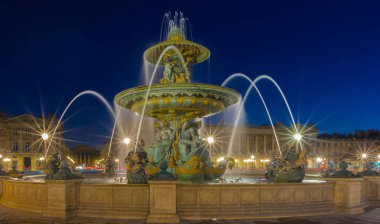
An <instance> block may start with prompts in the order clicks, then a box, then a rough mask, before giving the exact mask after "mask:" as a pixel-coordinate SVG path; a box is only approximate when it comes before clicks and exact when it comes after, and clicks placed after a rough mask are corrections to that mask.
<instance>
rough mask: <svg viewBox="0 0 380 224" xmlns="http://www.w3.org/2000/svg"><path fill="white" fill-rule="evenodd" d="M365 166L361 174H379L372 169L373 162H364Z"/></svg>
mask: <svg viewBox="0 0 380 224" xmlns="http://www.w3.org/2000/svg"><path fill="white" fill-rule="evenodd" d="M365 167H366V169H365V170H364V171H363V172H362V173H361V175H362V176H379V175H380V174H379V172H376V171H375V170H373V168H374V167H375V163H374V162H372V161H371V162H366V164H365Z"/></svg>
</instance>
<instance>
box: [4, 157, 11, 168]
mask: <svg viewBox="0 0 380 224" xmlns="http://www.w3.org/2000/svg"><path fill="white" fill-rule="evenodd" d="M3 161H4V162H5V163H6V164H7V171H9V167H8V162H10V161H11V159H10V158H4V159H3Z"/></svg>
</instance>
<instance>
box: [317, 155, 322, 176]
mask: <svg viewBox="0 0 380 224" xmlns="http://www.w3.org/2000/svg"><path fill="white" fill-rule="evenodd" d="M316 161H317V168H318V173H321V171H320V164H321V162H322V161H323V159H322V158H321V157H317V159H316Z"/></svg>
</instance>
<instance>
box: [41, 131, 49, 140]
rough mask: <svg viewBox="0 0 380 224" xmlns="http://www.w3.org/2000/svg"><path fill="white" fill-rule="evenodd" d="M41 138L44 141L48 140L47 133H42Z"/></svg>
mask: <svg viewBox="0 0 380 224" xmlns="http://www.w3.org/2000/svg"><path fill="white" fill-rule="evenodd" d="M41 138H42V140H44V141H46V140H48V138H49V135H48V134H47V133H43V134H42V135H41Z"/></svg>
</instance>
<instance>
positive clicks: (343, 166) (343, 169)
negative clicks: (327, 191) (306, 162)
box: [330, 161, 360, 178]
mask: <svg viewBox="0 0 380 224" xmlns="http://www.w3.org/2000/svg"><path fill="white" fill-rule="evenodd" d="M339 168H340V170H339V171H336V172H335V173H333V174H332V175H331V176H330V177H331V178H353V177H360V176H357V175H355V174H354V173H352V172H351V171H348V170H347V168H348V163H347V162H346V161H342V162H340V163H339Z"/></svg>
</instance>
